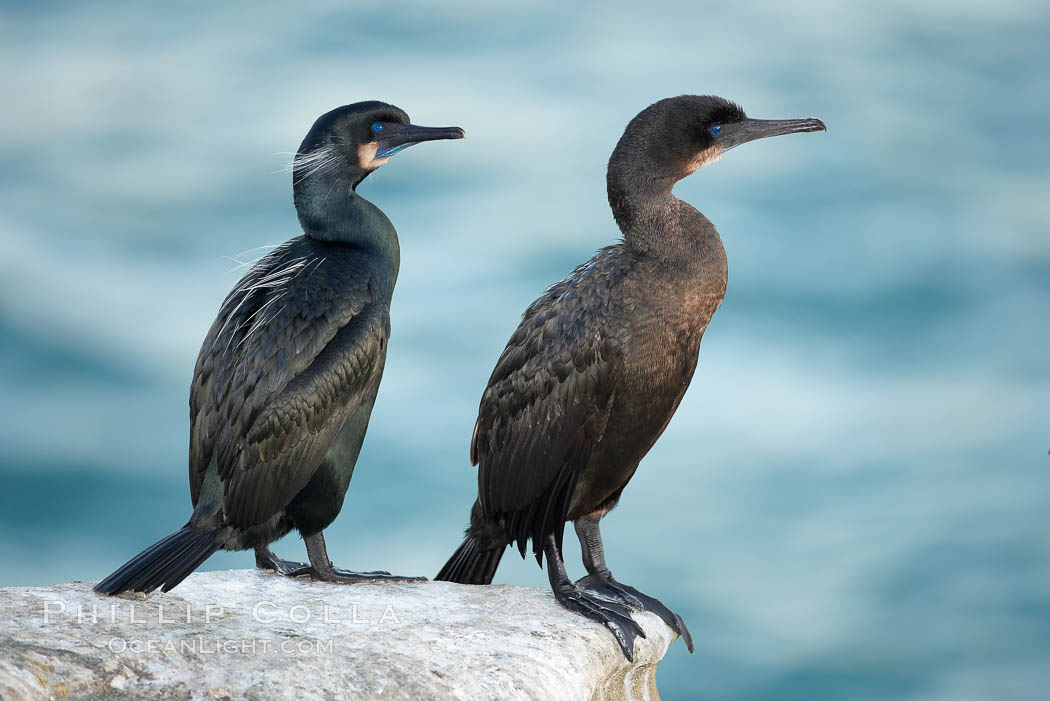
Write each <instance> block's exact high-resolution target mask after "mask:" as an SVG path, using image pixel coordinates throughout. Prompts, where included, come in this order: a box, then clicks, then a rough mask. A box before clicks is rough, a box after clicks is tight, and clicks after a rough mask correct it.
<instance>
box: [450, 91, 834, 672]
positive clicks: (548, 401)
mask: <svg viewBox="0 0 1050 701" xmlns="http://www.w3.org/2000/svg"><path fill="white" fill-rule="evenodd" d="M824 128H825V127H824V123H823V122H821V121H820V120H818V119H793V120H784V121H771V120H758V119H749V118H748V117H747V116H746V115H745V114H744V111H743V110H742V109H741V108H740V107H739V106H737V105H735V104H734V103H732V102H729V101H727V100H724V99H722V98H719V97H713V96H695V95H686V96H681V97H674V98H669V99H666V100H661V101H660V102H657V103H655V104H653V105H651V106H649V107H647V108H646V109H645V110H643V111H642V112H641V113H640V114H639V115H638V116H637V117H635V118H634V119H633V120H631V122H630V124H628V125H627V128H626V130H625V131H624V134H623V137H622V138H621V139H620V141H619V143H618V144H617V145H616V148H615V150H614V151H613V154H612V157H611V158H610V159H609V168H608V174H607V185H608V195H609V205H610V206H611V207H612V212H613V217H614V218H615V220H616V223H617V225H618V226H619V228H620V231H621V232H623V241H622V242H621V243H618V244H616V245H614V246H609V247H608V248H604V249H602V250H600V251H599V252H598V253H597V254H596V255H595V256H594V257H593V258H591V259H590V260H589V261H587V262H586V263H584V264H583V265H581V266H579V267H578V268H576V269H575V270H574V271H573V272H572V273H571V274H570V275H569V276H568V277H566V278H565V279H564V280H562V281H561V282H558V283H555V284H554V285H552V286H551V287H550V288H548V290H547V291H546V292H545V293H544V294H543V296H541V297H540V298H539V299H537V300H536V301H535V302H533V303H532V305H531V306H530V307H529V308H528V309H527V310H525V314H524V315H523V317H522V320H521V323H520V324H519V326H518V328H517V330H516V331H515V332H514V334H513V335H512V336H511V337H510V341H509V342H508V343H507V347H506V349H505V350H504V351H503V355H501V356H500V358H499V361H498V362H497V363H496V368H495V370H493V372H492V376H491V378H490V379H489V382H488V387H487V388H486V389H485V392H484V394H483V395H482V398H481V408H480V410H479V412H478V419H477V423H476V425H475V427H474V436H473V438H472V440H471V445H470V459H471V462H472V463H473V464H475V465H477V466H478V499H477V501H476V502H475V503H474V507H473V509H472V510H471V517H470V527H469V528H468V529H467V537H466V539H465V540H464V542H463V544H462V545H461V546H460V547H459V549H458V550H457V551H456V552H455V554H454V555H453V556H452V557H451V558H450V559H449V561H448V563H446V565H445V566H444V568H443V569H442V570H441V572H440V573H439V574H438V576H437V579H439V580H447V581H453V582H461V583H466V584H488V583H489V582H491V581H492V577H493V575H494V574H495V572H496V568H497V567H498V566H499V561H500V557H501V556H502V555H503V552H504V550H505V548H506V546H507V545H511V544H516V545H517V547H518V549H519V550H520V551H521V554H522V556H524V555H525V550H526V544H527V542H528V541H529V540H531V541H532V549H533V553H534V554H535V555H536V559H537V561H538V562H540V564H541V565H542V560H543V557H544V556H546V559H547V573H548V576H549V578H550V584H551V588H552V589H553V590H554V595H555V597H556V598H557V600H558V601H559V602H561V603H562V604H563V605H564V606H565V607H567V608H568V609H570V610H572V611H575V612H577V613H579V614H582V615H584V616H586V617H588V618H590V619H593V620H595V621H598V622H600V623H603V624H604V625H605V626H607V627H608V628H609V629H610V630H611V631H612V632H613V634H615V636H616V639H617V640H618V641H619V643H620V646H621V647H622V648H623V652H624V654H625V655H626V656H627V657H628V658H629V659H633V655H634V639H635V638H636V637H637V636H639V635H642V636H644V633H643V631H642V629H641V628H640V627H639V626H638V625H637V623H635V621H634V620H633V619H632V618H631V614H630V610H629V608H637V609H642V610H646V611H651V612H653V613H655V614H657V615H658V616H660V617H661V618H662V619H663V620H664V621H665V622H666V623H667V624H668V625H669V626H670V627H671V628H673V629H674V630H675V631H676V632H677V633H679V634H680V635H681V636H682V637H683V638H684V639H685V642H686V645H687V646H688V647H689V650H690V651H692V649H693V643H692V639H691V637H690V635H689V630H688V629H687V628H686V626H685V623H684V622H683V621H682V619H681V617H680V616H678V615H677V614H675V613H673V612H672V611H670V610H669V609H668V608H667V607H666V606H664V605H663V604H662V603H660V602H659V601H657V600H656V599H654V598H652V597H650V596H647V595H646V594H643V593H641V592H640V591H638V590H637V589H635V588H633V587H630V586H627V585H626V584H622V583H620V582H618V581H617V580H616V579H614V578H613V576H612V573H611V572H610V571H609V568H608V567H607V566H606V564H605V556H604V554H603V552H602V541H601V536H600V534H599V531H598V523H599V520H600V519H601V518H602V517H603V516H604V515H605V514H606V513H608V512H609V510H610V509H612V508H613V507H614V506H615V505H616V503H617V501H618V500H619V498H620V494H621V493H622V492H623V488H624V487H625V486H627V483H628V481H630V479H631V477H632V476H633V475H634V472H635V470H636V469H637V467H638V463H639V462H640V461H641V459H642V458H643V457H644V456H645V454H646V453H647V452H649V449H650V448H652V447H653V444H654V443H655V442H656V440H657V438H659V437H660V434H661V433H663V430H664V429H665V428H666V427H667V423H668V422H669V421H670V420H671V416H672V415H673V414H674V412H675V410H676V409H677V408H678V404H679V403H680V402H681V401H682V397H683V395H684V394H685V391H686V388H687V387H688V386H689V382H690V380H691V379H692V377H693V371H694V370H695V369H696V364H697V357H698V353H699V350H700V339H701V338H702V337H703V335H704V330H705V329H706V328H707V324H708V322H709V321H710V320H711V316H712V315H713V314H714V313H715V310H716V309H718V306H719V304H721V302H722V298H723V296H724V295H725V289H726V256H725V250H724V249H723V248H722V242H721V240H720V239H719V236H718V231H716V230H715V227H714V225H713V224H711V222H710V221H708V219H707V218H706V217H704V215H703V214H701V213H700V212H698V211H697V210H696V209H694V208H693V207H691V206H690V205H688V204H686V203H685V202H683V201H682V200H680V199H678V198H677V197H675V196H674V195H673V194H672V192H671V189H672V187H673V186H674V184H675V183H676V182H677V181H679V180H681V179H682V178H684V177H686V176H687V175H690V174H691V173H693V172H695V171H696V170H697V169H698V168H700V167H701V166H704V165H707V164H708V163H711V162H713V161H716V160H718V159H719V158H720V157H721V156H722V155H723V154H724V153H725V152H726V151H728V150H729V149H731V148H733V147H735V146H739V145H740V144H743V143H746V142H748V141H753V140H754V139H760V138H763V137H767V136H777V135H780V134H791V133H794V132H803V131H817V130H821V129H824ZM570 520H571V521H573V523H574V525H575V527H576V534H577V536H578V537H579V539H580V545H581V547H582V549H583V564H584V566H585V567H586V569H587V576H586V577H584V578H582V579H580V580H578V581H577V582H575V583H573V582H572V581H571V580H570V579H569V576H568V574H567V573H566V570H565V564H564V562H563V561H562V554H561V550H562V533H563V531H564V527H565V522H566V521H570Z"/></svg>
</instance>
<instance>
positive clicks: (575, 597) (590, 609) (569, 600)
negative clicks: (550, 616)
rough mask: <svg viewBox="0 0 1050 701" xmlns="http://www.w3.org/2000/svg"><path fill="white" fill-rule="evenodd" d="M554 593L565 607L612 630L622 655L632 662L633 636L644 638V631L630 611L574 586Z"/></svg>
mask: <svg viewBox="0 0 1050 701" xmlns="http://www.w3.org/2000/svg"><path fill="white" fill-rule="evenodd" d="M554 595H555V597H556V598H557V599H558V601H559V602H560V603H561V605H562V606H564V607H565V608H567V609H569V610H570V611H573V612H575V613H578V614H580V615H581V616H585V617H586V618H589V619H591V620H592V621H597V622H598V623H601V624H602V625H604V626H605V627H606V628H608V629H609V630H610V631H612V634H613V635H614V636H616V642H618V643H619V644H620V649H622V650H623V654H624V656H625V657H626V658H627V659H628V660H629V661H631V662H634V641H635V638H639V637H641V638H644V637H645V631H644V630H642V627H641V626H640V625H638V624H637V623H636V622H635V621H634V619H633V618H631V612H630V611H628V610H627V609H626V608H625V607H623V606H621V605H620V604H618V603H616V602H615V601H611V600H609V599H606V598H603V597H600V596H597V595H595V594H593V593H592V592H589V591H587V590H584V589H580V588H578V587H575V586H570V587H565V588H563V589H561V590H557V591H555V592H554Z"/></svg>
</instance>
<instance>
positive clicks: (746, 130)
mask: <svg viewBox="0 0 1050 701" xmlns="http://www.w3.org/2000/svg"><path fill="white" fill-rule="evenodd" d="M827 130H828V128H827V127H826V126H825V125H824V122H822V121H820V120H819V119H815V118H813V117H810V118H809V119H745V120H744V121H742V122H736V123H734V124H724V125H722V133H721V134H720V135H719V136H718V137H717V141H716V143H718V145H719V146H721V149H722V153H725V152H726V151H728V150H729V149H731V148H735V147H737V146H739V145H740V144H746V143H747V142H748V141H754V140H755V139H764V138H766V137H767V136H780V135H781V134H795V133H797V132H801V131H827Z"/></svg>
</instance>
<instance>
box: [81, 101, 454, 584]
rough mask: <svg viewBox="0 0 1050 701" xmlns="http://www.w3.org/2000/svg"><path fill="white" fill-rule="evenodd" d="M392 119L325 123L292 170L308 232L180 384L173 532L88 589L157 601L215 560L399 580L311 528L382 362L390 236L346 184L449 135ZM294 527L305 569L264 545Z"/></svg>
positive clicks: (348, 472)
mask: <svg viewBox="0 0 1050 701" xmlns="http://www.w3.org/2000/svg"><path fill="white" fill-rule="evenodd" d="M462 137H463V130H462V129H460V128H458V127H447V128H445V127H442V128H431V127H419V126H415V125H413V124H410V123H409V119H408V115H407V114H405V113H404V112H403V111H402V110H400V109H398V108H397V107H394V106H393V105H388V104H385V103H382V102H358V103H356V104H352V105H346V106H344V107H340V108H338V109H335V110H333V111H331V112H328V113H327V114H324V115H322V116H321V117H319V118H318V119H317V121H316V122H315V123H314V125H313V128H311V129H310V132H309V133H308V134H307V135H306V138H305V139H304V140H303V143H302V145H301V146H300V147H299V151H298V153H297V154H296V156H295V159H294V161H293V164H292V182H293V188H294V192H295V208H296V210H297V211H298V213H299V222H300V224H301V225H302V228H303V233H304V235H303V236H299V237H296V238H294V239H292V240H290V241H287V242H285V243H284V244H282V245H281V246H279V247H278V248H276V249H275V250H274V251H272V252H271V253H270V254H269V255H267V256H265V257H264V258H263V259H261V260H260V261H259V262H258V263H256V264H255V265H254V266H253V267H252V269H251V270H250V271H249V272H248V274H247V275H245V276H244V277H243V278H242V279H241V281H240V282H239V283H237V286H236V287H235V288H234V289H233V291H232V292H231V293H230V294H229V296H228V297H227V298H226V301H225V302H223V304H222V308H221V309H220V310H219V315H218V317H216V319H215V322H214V323H213V324H212V327H211V330H210V331H209V332H208V336H207V338H206V339H205V340H204V345H203V346H201V351H200V355H199V356H198V358H197V365H196V368H195V369H194V372H193V382H192V385H191V388H190V451H189V453H190V459H189V476H190V496H191V498H192V500H193V506H194V509H193V515H192V516H191V517H190V520H189V523H187V524H186V525H185V526H183V527H182V529H181V530H178V531H176V532H175V533H173V534H171V535H169V536H168V537H167V538H164V539H163V540H161V541H159V542H157V543H156V544H154V545H153V546H151V547H150V548H148V549H146V550H144V551H143V552H142V553H140V554H139V555H137V556H135V557H134V558H132V559H131V560H130V561H128V562H127V563H126V564H125V565H123V566H122V567H120V568H119V569H118V570H117V571H116V572H114V573H113V574H111V575H110V576H109V577H107V578H106V579H104V580H103V581H101V582H100V583H99V584H98V585H97V586H96V587H95V590H96V591H98V592H102V593H104V594H118V593H120V592H123V591H129V590H132V591H142V592H149V591H153V590H154V589H156V588H157V587H162V588H163V590H164V591H168V590H169V589H171V588H172V587H174V586H175V585H177V584H178V583H179V582H181V581H182V580H183V579H184V578H185V577H186V576H187V575H189V574H190V572H192V571H193V570H195V569H196V568H197V567H198V566H200V564H201V563H202V562H204V561H205V560H206V559H207V558H208V557H210V556H211V555H212V554H213V553H214V552H216V551H217V550H220V549H221V550H246V549H248V548H253V549H254V550H255V561H256V564H257V565H258V566H259V567H261V568H266V569H272V570H275V571H277V572H279V573H281V574H284V575H290V576H295V575H309V576H311V577H312V578H313V579H316V580H323V581H326V582H344V583H351V582H360V581H366V580H376V579H401V578H396V577H391V576H390V575H389V573H386V572H368V573H354V572H347V571H344V570H339V569H336V568H335V567H333V566H332V563H331V562H330V561H329V559H328V553H327V551H326V548H325V541H324V535H323V533H322V531H323V530H324V529H325V528H327V527H328V525H329V524H330V523H332V521H333V520H335V517H336V516H337V515H338V514H339V511H340V509H341V508H342V505H343V497H344V495H345V494H346V489H347V486H348V485H349V484H350V477H351V476H352V475H353V472H354V465H355V463H356V462H357V456H358V453H359V452H360V450H361V443H362V441H363V440H364V437H365V430H366V429H367V428H368V419H369V416H370V415H371V413H372V406H373V404H374V403H375V399H376V392H377V390H378V389H379V382H380V380H381V379H382V377H383V365H384V363H385V361H386V350H387V346H386V343H387V338H388V337H389V335H390V297H391V294H392V293H393V290H394V283H395V282H396V281H397V273H398V266H399V263H400V249H399V248H398V240H397V233H396V232H395V231H394V227H393V225H392V224H391V223H390V220H389V219H387V217H386V215H385V214H383V212H382V211H380V209H379V208H378V207H376V206H375V205H374V204H372V203H371V202H369V201H368V200H366V199H365V198H363V197H361V196H360V195H359V194H358V193H357V191H356V188H357V186H358V185H359V184H360V183H361V181H362V180H364V179H365V177H367V176H368V174H369V173H371V172H372V171H373V170H375V169H376V168H378V167H379V166H381V165H383V164H384V163H386V162H387V160H388V159H389V158H390V157H391V156H392V155H394V154H395V153H397V152H398V151H400V150H401V149H404V148H406V147H408V146H411V145H412V144H416V143H419V142H421V141H430V140H433V139H459V138H462ZM292 529H295V530H297V531H299V533H300V534H302V537H303V540H304V541H305V542H306V552H307V555H308V556H309V560H310V562H309V564H305V563H298V562H288V561H285V560H281V559H279V558H278V557H276V556H275V555H274V554H273V553H272V552H271V551H270V549H269V544H270V543H272V542H273V541H275V540H277V539H278V538H280V537H282V536H284V535H285V534H286V533H288V532H289V531H291V530H292Z"/></svg>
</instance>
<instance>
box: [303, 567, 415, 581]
mask: <svg viewBox="0 0 1050 701" xmlns="http://www.w3.org/2000/svg"><path fill="white" fill-rule="evenodd" d="M308 569H309V572H308V574H309V575H310V578H311V579H313V580H314V581H315V582H332V583H333V584H361V583H363V582H391V583H395V584H397V583H403V582H425V581H427V578H426V577H401V576H398V575H396V574H390V573H389V572H383V571H378V572H351V571H350V570H341V569H338V568H336V567H332V566H331V564H329V566H328V567H326V568H313V567H310V568H308Z"/></svg>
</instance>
